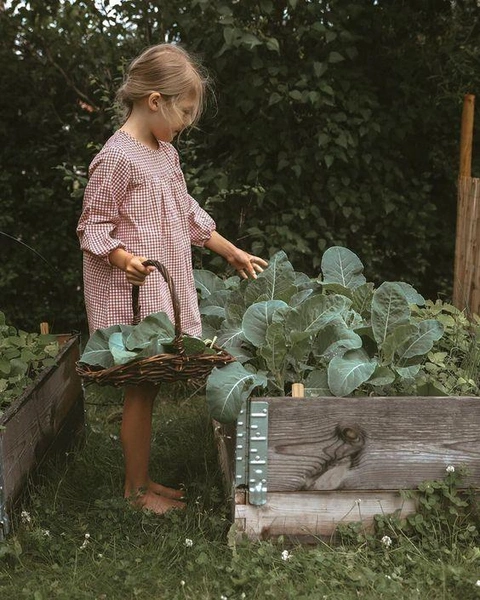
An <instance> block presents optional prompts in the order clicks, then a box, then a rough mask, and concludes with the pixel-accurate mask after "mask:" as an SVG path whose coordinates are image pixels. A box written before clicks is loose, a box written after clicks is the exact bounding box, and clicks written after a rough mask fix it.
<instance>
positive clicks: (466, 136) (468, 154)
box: [460, 94, 475, 177]
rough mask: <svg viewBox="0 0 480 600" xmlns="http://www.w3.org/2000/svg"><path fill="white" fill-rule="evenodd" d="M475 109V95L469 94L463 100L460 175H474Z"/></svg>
mask: <svg viewBox="0 0 480 600" xmlns="http://www.w3.org/2000/svg"><path fill="white" fill-rule="evenodd" d="M474 110H475V96H474V95H473V94H467V95H466V96H465V98H464V100H463V111H462V130H461V134H460V177H471V176H472V145H473V115H474Z"/></svg>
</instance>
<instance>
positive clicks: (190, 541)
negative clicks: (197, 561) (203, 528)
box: [185, 538, 193, 548]
mask: <svg viewBox="0 0 480 600" xmlns="http://www.w3.org/2000/svg"><path fill="white" fill-rule="evenodd" d="M185 546H187V548H191V547H192V546H193V540H191V539H189V538H187V539H186V540H185Z"/></svg>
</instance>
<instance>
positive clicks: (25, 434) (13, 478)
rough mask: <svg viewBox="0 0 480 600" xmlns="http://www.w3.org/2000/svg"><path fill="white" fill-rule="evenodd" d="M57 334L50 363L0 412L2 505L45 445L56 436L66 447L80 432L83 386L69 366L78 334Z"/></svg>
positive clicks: (76, 348)
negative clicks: (58, 345)
mask: <svg viewBox="0 0 480 600" xmlns="http://www.w3.org/2000/svg"><path fill="white" fill-rule="evenodd" d="M58 337H59V341H60V342H61V343H63V346H62V348H61V350H60V353H59V354H58V356H57V363H56V365H54V366H52V367H49V368H47V369H44V370H43V371H42V372H41V374H39V376H38V377H37V379H36V380H35V382H34V383H32V385H30V386H29V387H28V388H27V389H26V390H25V392H24V393H23V394H22V396H20V397H19V398H18V399H17V400H15V402H13V403H12V405H11V406H10V407H9V408H8V409H7V410H6V411H5V412H4V413H3V415H2V416H1V417H0V474H1V477H2V479H3V486H2V482H0V487H3V493H0V504H2V508H3V509H4V510H8V509H9V508H10V507H11V505H12V503H13V502H14V500H15V499H16V498H17V496H18V495H19V493H20V491H21V489H22V487H23V485H24V483H25V480H26V479H27V477H28V475H29V474H30V473H31V472H32V471H33V469H34V468H35V467H37V466H38V465H39V464H40V462H41V461H42V459H43V457H44V456H45V454H46V452H47V451H48V450H50V449H51V448H52V447H53V446H55V444H56V443H57V442H58V441H59V440H61V442H62V444H61V445H62V447H63V448H66V447H68V445H71V444H72V442H73V441H74V440H75V439H76V437H77V434H78V433H82V432H83V427H84V411H83V390H82V385H81V381H80V378H79V377H78V375H77V373H76V371H75V362H76V361H77V360H78V358H79V337H78V336H73V337H72V336H68V339H66V338H65V336H58ZM0 525H1V524H0ZM0 534H1V532H0Z"/></svg>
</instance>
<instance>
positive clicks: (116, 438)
mask: <svg viewBox="0 0 480 600" xmlns="http://www.w3.org/2000/svg"><path fill="white" fill-rule="evenodd" d="M110 439H111V440H113V441H114V442H116V441H117V440H118V435H115V434H113V433H111V434H110Z"/></svg>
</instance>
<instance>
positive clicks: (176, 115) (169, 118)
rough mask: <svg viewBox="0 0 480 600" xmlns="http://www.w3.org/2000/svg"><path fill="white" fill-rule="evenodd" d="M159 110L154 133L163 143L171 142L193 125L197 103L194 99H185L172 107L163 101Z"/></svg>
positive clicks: (153, 128)
mask: <svg viewBox="0 0 480 600" xmlns="http://www.w3.org/2000/svg"><path fill="white" fill-rule="evenodd" d="M159 108H160V110H158V111H157V113H156V115H155V117H156V119H155V120H154V127H152V133H153V135H154V136H155V137H156V138H157V139H158V140H161V141H162V142H171V141H172V140H173V138H174V137H175V136H176V135H177V134H179V133H180V132H181V131H183V130H184V129H185V128H186V127H188V126H189V125H191V123H192V120H193V115H194V113H195V109H196V102H195V100H194V99H193V98H185V99H184V100H180V101H179V102H176V103H175V104H173V105H172V104H167V103H165V101H163V100H162V104H161V105H160V107H159Z"/></svg>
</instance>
